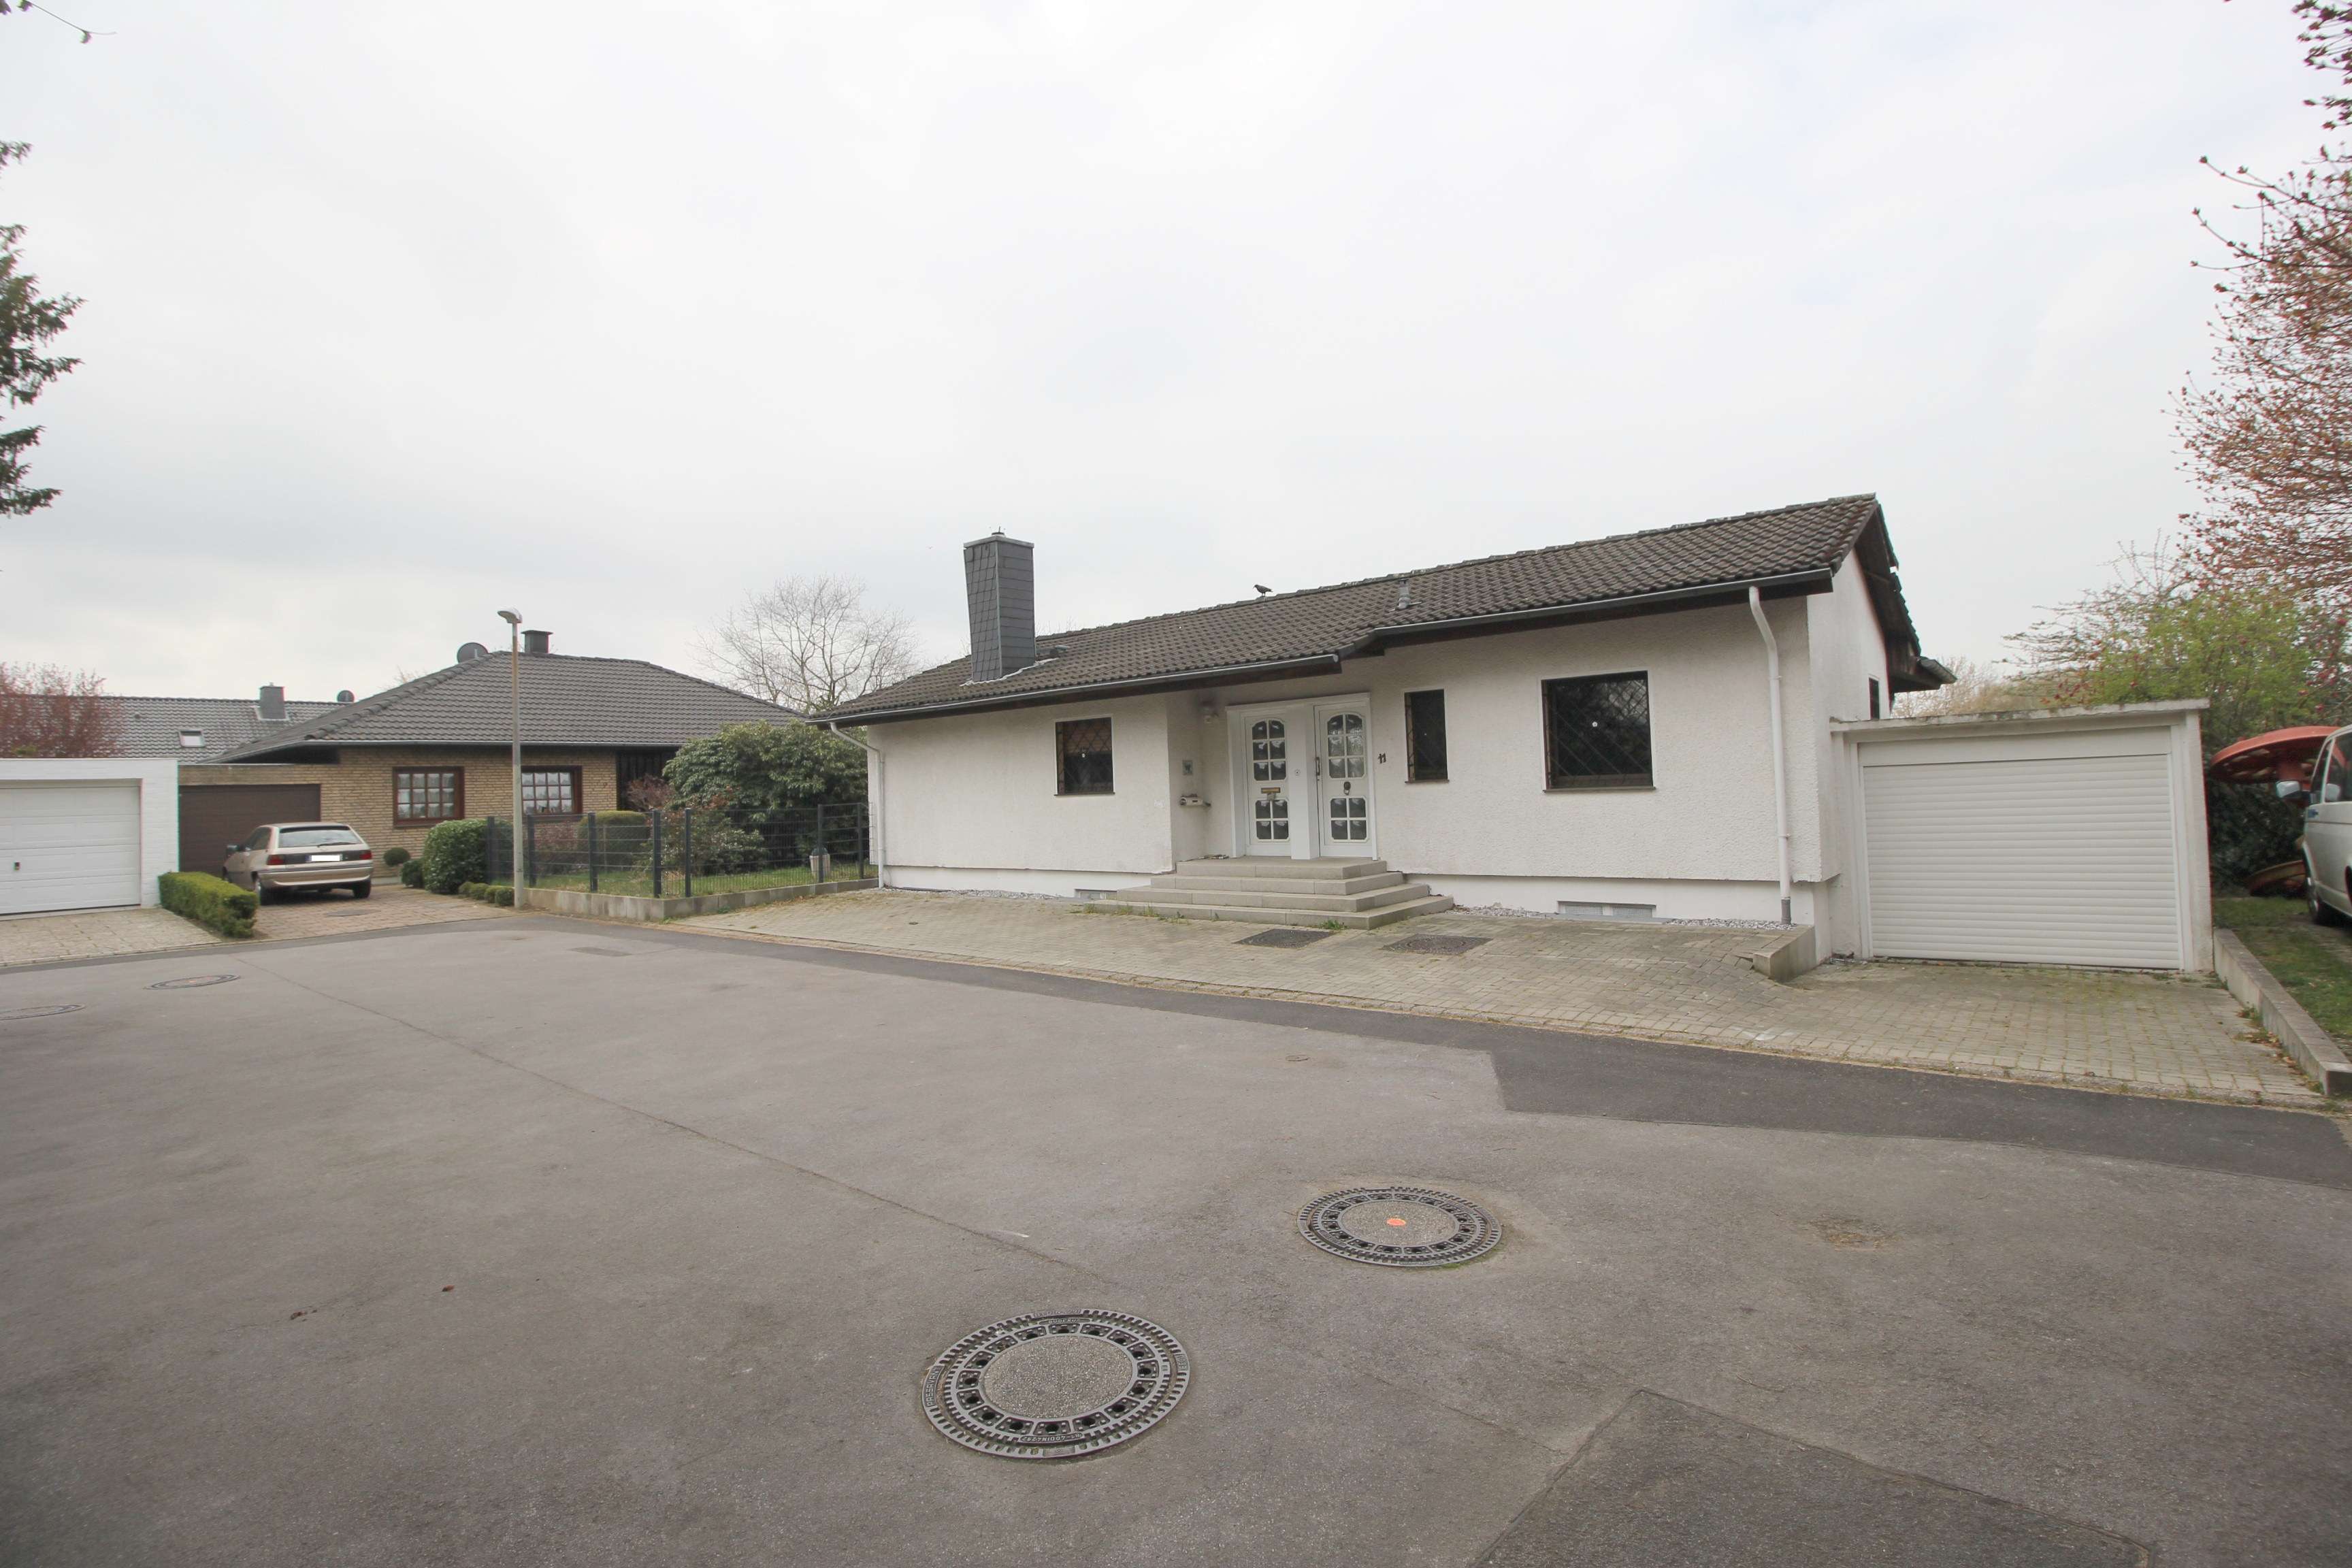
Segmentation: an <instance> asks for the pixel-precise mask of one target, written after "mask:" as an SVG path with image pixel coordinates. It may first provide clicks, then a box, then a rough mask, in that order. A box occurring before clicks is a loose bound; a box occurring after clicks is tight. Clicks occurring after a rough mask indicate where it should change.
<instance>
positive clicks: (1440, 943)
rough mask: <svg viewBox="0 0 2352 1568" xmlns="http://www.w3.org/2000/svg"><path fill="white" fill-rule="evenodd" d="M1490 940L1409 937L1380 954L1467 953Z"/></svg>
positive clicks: (1467, 937) (1479, 937)
mask: <svg viewBox="0 0 2352 1568" xmlns="http://www.w3.org/2000/svg"><path fill="white" fill-rule="evenodd" d="M1491 940H1492V939H1491V938H1488V937H1483V936H1409V937H1407V938H1405V939H1404V940H1403V941H1402V942H1391V943H1389V944H1388V946H1386V947H1384V948H1382V949H1381V952H1469V951H1470V950H1471V949H1472V948H1474V947H1484V946H1486V943H1487V942H1489V941H1491Z"/></svg>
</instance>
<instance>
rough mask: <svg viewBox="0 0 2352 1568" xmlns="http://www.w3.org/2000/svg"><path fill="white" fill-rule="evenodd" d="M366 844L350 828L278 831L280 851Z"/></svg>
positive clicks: (300, 828)
mask: <svg viewBox="0 0 2352 1568" xmlns="http://www.w3.org/2000/svg"><path fill="white" fill-rule="evenodd" d="M366 842H367V841H366V840H365V839H363V838H362V837H360V836H359V835H358V834H356V833H353V832H352V830H351V829H350V828H348V827H281V828H279V829H278V847H279V848H280V849H317V848H320V847H325V846H329V845H336V844H364V843H366Z"/></svg>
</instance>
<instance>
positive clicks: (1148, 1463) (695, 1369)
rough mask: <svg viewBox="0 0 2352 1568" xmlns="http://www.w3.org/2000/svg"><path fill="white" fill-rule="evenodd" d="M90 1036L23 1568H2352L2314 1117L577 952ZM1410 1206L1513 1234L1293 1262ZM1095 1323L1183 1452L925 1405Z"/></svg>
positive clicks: (86, 1004)
mask: <svg viewBox="0 0 2352 1568" xmlns="http://www.w3.org/2000/svg"><path fill="white" fill-rule="evenodd" d="M204 973H233V974H235V975H236V977H237V978H236V980H235V981H233V982H231V983H229V984H219V985H213V986H205V987H196V988H187V989H171V990H162V991H158V990H152V989H150V986H151V985H152V984H154V983H156V982H158V981H163V980H166V979H171V978H175V977H183V976H192V975H198V974H204ZM50 1005H77V1006H78V1007H79V1011H75V1012H71V1013H63V1014H58V1015H53V1016H46V1017H36V1018H17V1019H0V1322H5V1334H0V1559H4V1560H5V1561H6V1562H8V1563H42V1564H78V1563H172V1564H194V1563H236V1564H275V1563H288V1564H293V1563H301V1564H312V1563H371V1564H372V1563H384V1564H392V1563H400V1564H415V1563H644V1562H647V1561H659V1562H665V1563H667V1562H698V1563H751V1562H758V1563H858V1564H866V1563H872V1564H932V1563H937V1564H948V1563H956V1564H994V1563H1043V1562H1080V1563H1118V1564H1124V1563H1203V1564H1205V1563H1217V1564H1244V1563H1265V1564H1284V1565H1292V1564H1308V1563H1332V1564H1350V1565H1360V1564H1378V1563H1431V1564H1469V1563H1480V1562H1486V1563H1494V1564H1498V1565H1505V1564H1507V1565H1508V1568H1531V1565H1537V1564H1552V1563H1580V1564H1601V1565H1607V1564H1633V1563H1657V1564H1665V1563H1696V1562H1704V1563H1710V1564H1717V1563H1775V1564H1788V1563H1881V1562H1885V1563H1904V1564H1906V1565H1908V1564H1922V1563H1953V1564H1960V1563H1969V1564H1978V1563H1990V1564H2016V1565H2019V1568H2041V1565H2042V1564H2056V1563H2067V1564H2091V1563H2097V1564H2105V1563H2137V1562H2141V1561H2151V1560H2152V1561H2154V1562H2157V1563H2165V1564H2174V1563H2262V1564H2284V1563H2315V1564H2317V1563H2327V1564H2340V1563H2345V1562H2347V1561H2352V1500H2347V1488H2346V1487H2345V1485H2344V1481H2345V1479H2346V1473H2347V1461H2346V1460H2345V1458H2343V1454H2344V1441H2345V1438H2344V1434H2345V1432H2346V1430H2347V1417H2352V1354H2347V1350H2352V1332H2347V1325H2352V1191H2347V1189H2348V1188H2352V1144H2347V1142H2346V1140H2345V1139H2344V1138H2343V1136H2341V1135H2340V1133H2339V1131H2338V1130H2337V1127H2336V1124H2335V1123H2333V1122H2331V1121H2327V1120H2326V1119H2324V1118H2320V1117H2315V1116H2308V1115H2297V1114H2292V1113H2285V1112H2278V1111H2265V1110H2242V1109H2236V1108H2227V1107H2219V1106H2195V1105H2177V1104H2170V1103H2162V1102H2156V1101H2149V1100H2134V1099H2126V1098H2121V1097H2115V1096H2107V1095H2099V1094H2090V1093H2084V1092H2078V1091H2069V1090H2059V1089H2021V1088H2011V1087H2008V1086H2001V1085H1990V1084H1982V1083H1974V1082H1969V1081H1965V1080H1959V1079H1943V1078H1937V1077H1933V1076H1931V1075H1922V1074H1914V1073H1906V1072H1897V1071H1889V1070H1884V1069H1876V1068H1842V1067H1834V1066H1827V1065H1823V1064H1817V1063H1806V1062H1794V1061H1780V1060H1777V1059H1773V1058H1760V1057H1750V1056H1742V1055H1738V1054H1734V1053H1725V1052H1714V1051H1707V1050H1703V1049H1696V1048H1685V1047H1664V1046H1655V1045H1646V1044H1641V1043H1637V1042H1631V1041H1611V1040H1586V1039H1580V1038H1577V1037H1565V1036H1555V1035H1546V1034H1540V1033H1531V1032H1528V1031H1515V1030H1509V1029H1492V1028H1484V1027H1479V1026H1465V1025H1453V1024H1444V1023H1438V1022H1434V1021H1430V1020H1422V1019H1412V1018H1402V1017H1395V1016H1388V1015H1379V1014H1369V1013H1358V1012H1350V1011H1345V1010H1336V1009H1318V1008H1309V1007H1298V1006H1292V1005H1269V1004H1257V1003H1252V1002H1245V1001H1239V1000H1235V999H1231V998H1222V997H1208V996H1195V995H1189V994H1175V993H1162V992H1154V991H1146V990H1130V989H1124V988H1118V987H1112V986H1105V985H1096V984H1087V983H1083V982H1075V981H1066V980H1060V979H1054V978H1047V977H1040V976H1029V975H1021V974H1013V973H1004V972H1001V971H992V970H985V969H977V968H964V967H957V966H950V965H932V964H924V963H914V962H910V961H903V960H896V959H885V958H866V957H857V956H854V955H847V954H838V953H830V952H817V951H813V950H803V949H792V948H784V947H779V946H774V945H771V944H764V943H755V942H733V941H728V940H724V939H719V938H711V937H701V936H692V935H687V934H682V933H673V932H660V931H645V932H639V931H631V930H627V929H622V928H615V927H611V926H593V925H585V924H571V923H566V922H562V921H540V920H530V921H500V922H496V923H495V924H491V923H483V924H475V925H467V926H461V927H452V928H438V929H436V928H431V927H425V928H414V929H410V930H405V931H393V932H385V933H383V934H379V935H369V936H365V937H361V938H356V939H348V940H333V941H324V942H315V943H308V944H302V943H274V944H271V945H270V946H268V947H267V948H240V949H234V950H226V949H218V948H215V949H208V950H204V951H200V952H193V953H184V954H179V955H172V956H163V957H155V958H142V959H136V960H123V961H116V962H108V963H90V964H81V965H73V966H64V967H55V968H48V969H41V970H30V971H10V972H7V973H0V1013H6V1012H7V1011H9V1010H12V1009H17V1008H26V1007H38V1006H50ZM1387 1183H1401V1184H1419V1185H1435V1186H1441V1187H1445V1188H1449V1189H1452V1190H1454V1191H1456V1192H1459V1193H1461V1194H1465V1195H1467V1196H1470V1197H1472V1198H1475V1199H1476V1200H1478V1201H1480V1202H1482V1203H1484V1204H1486V1205H1488V1206H1489V1207H1490V1208H1492V1209H1493V1210H1494V1211H1496V1213H1497V1214H1498V1215H1500V1216H1501V1217H1502V1219H1503V1221H1504V1223H1505V1225H1506V1226H1507V1238H1506V1240H1505V1242H1504V1244H1503V1246H1502V1247H1500V1248H1499V1249H1497V1250H1496V1252H1494V1253H1493V1254H1491V1255H1489V1256H1488V1257H1487V1258H1485V1259H1483V1260H1481V1261H1479V1262H1476V1263H1474V1264H1471V1265H1468V1266H1465V1267H1463V1268H1454V1269H1446V1270H1431V1271H1403V1270H1388V1269H1377V1268H1365V1267H1363V1266H1360V1265H1357V1264H1351V1263H1349V1262H1346V1261H1343V1260H1341V1259H1339V1258H1332V1257H1330V1256H1328V1255H1326V1254H1324V1253H1321V1252H1318V1251H1317V1250H1316V1249H1315V1248H1313V1247H1309V1246H1307V1244H1306V1243H1305V1242H1304V1241H1303V1240H1302V1239H1300V1237H1298V1235H1297V1230H1296V1226H1295V1216H1296V1215H1297V1211H1298V1210H1299V1208H1300V1207H1301V1206H1302V1205H1305V1204H1307V1202H1308V1201H1309V1200H1310V1199H1312V1198H1313V1197H1315V1196H1316V1195H1317V1194H1320V1193H1323V1192H1326V1191H1328V1190H1331V1189H1334V1188H1338V1187H1342V1186H1348V1185H1355V1184H1387ZM1079 1308H1098V1309H1109V1310H1119V1311H1126V1312H1132V1313H1137V1314H1140V1315H1142V1316H1144V1317H1147V1318H1150V1319H1151V1320H1153V1321H1157V1322H1159V1323H1160V1324H1163V1325H1165V1326H1166V1327H1167V1328H1169V1329H1170V1330H1171V1331H1174V1332H1175V1334H1176V1335H1177V1336H1178V1337H1179V1338H1180V1339H1181V1340H1182V1341H1183V1342H1184V1344H1185V1345H1186V1346H1187V1347H1188V1349H1189V1351H1190V1352H1191V1356H1192V1384H1191V1388H1190V1390H1189V1392H1188V1393H1187V1394H1186V1395H1185V1397H1184V1399H1183V1402H1182V1403H1181V1405H1178V1407H1177V1408H1176V1410H1175V1411H1174V1413H1173V1414H1172V1415H1170V1416H1169V1418H1168V1419H1167V1420H1165V1421H1163V1422H1161V1423H1160V1425H1159V1426H1156V1427H1154V1428H1153V1429H1152V1430H1151V1431H1150V1432H1149V1433H1147V1434H1146V1435H1145V1436H1142V1437H1140V1438H1139V1439H1137V1440H1136V1441H1134V1442H1132V1443H1129V1444H1127V1445H1125V1446H1123V1447H1118V1448H1115V1449H1112V1450H1110V1451H1108V1452H1107V1453H1104V1454H1101V1455H1098V1456H1096V1457H1094V1458H1087V1459H1082V1460H1076V1461H1070V1462H1065V1463H1057V1464H1034V1463H1032V1464H1024V1463H1016V1462H1011V1461H1006V1460H1003V1459H996V1458H990V1457H988V1456H985V1455H982V1454H977V1453H972V1452H970V1451H967V1450H965V1449H962V1448H960V1447H956V1446H954V1445H952V1444H950V1443H949V1442H948V1441H947V1440H945V1439H944V1438H942V1437H941V1436H939V1435H938V1434H937V1433H936V1432H934V1431H933V1430H932V1428H931V1427H930V1426H929V1424H928V1422H927V1421H926V1420H925V1419H924V1417H923V1415H922V1413H921V1410H920V1408H919V1402H918V1383H919V1379H920V1377H921V1375H922V1373H923V1370H924V1368H925V1366H926V1365H927V1364H928V1363H929V1361H930V1359H931V1358H932V1357H933V1356H934V1355H935V1354H937V1353H938V1352H940V1351H941V1350H943V1349H945V1348H946V1347H947V1346H948V1345H949V1344H950V1342H953V1341H955V1340H956V1339H957V1338H959V1337H960V1336H961V1335H962V1334H963V1333H965V1332H966V1331H969V1330H971V1329H973V1328H976V1327H978V1326H980V1325H982V1324H984V1323H987V1322H990V1321H993V1320H996V1319H999V1318H1003V1317H1007V1316H1011V1315H1013V1314H1015V1313H1019V1312H1025V1311H1037V1310H1057V1309H1060V1310H1069V1309H1079Z"/></svg>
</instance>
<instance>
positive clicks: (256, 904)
mask: <svg viewBox="0 0 2352 1568" xmlns="http://www.w3.org/2000/svg"><path fill="white" fill-rule="evenodd" d="M155 888H156V893H157V896H158V897H159V898H160V899H161V900H163V907H164V908H165V909H167V910H171V911H172V912H173V914H175V915H181V916H184V917H185V918H186V919H188V920H192V921H195V922H196V923H197V924H198V925H200V926H204V927H206V928H208V929H210V930H213V931H218V932H220V933H221V935H223V936H251V935H252V934H253V915H254V911H255V910H257V909H259V908H260V907H261V896H260V895H259V894H257V893H249V892H247V891H246V890H245V889H243V888H240V887H238V886H237V885H236V883H235V882H225V881H223V880H221V879H219V878H218V877H215V876H214V875H212V874H211V873H210V872H207V871H166V872H164V873H163V875H162V876H160V877H158V878H156V879H155Z"/></svg>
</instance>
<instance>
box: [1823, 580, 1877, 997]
mask: <svg viewBox="0 0 2352 1568" xmlns="http://www.w3.org/2000/svg"><path fill="white" fill-rule="evenodd" d="M1805 618H1806V624H1807V628H1808V644H1807V646H1808V647H1809V650H1810V652H1811V659H1810V660H1809V663H1808V668H1807V671H1806V679H1807V681H1808V689H1809V692H1810V693H1811V696H1810V699H1809V700H1811V701H1812V702H1813V703H1814V705H1815V706H1816V707H1818V709H1819V710H1820V712H1819V713H1818V715H1817V718H1818V719H1819V722H1817V723H1814V724H1812V725H1811V726H1810V732H1811V744H1812V751H1813V756H1812V761H1811V768H1812V773H1813V776H1814V777H1816V778H1818V779H1819V780H1821V781H1822V787H1821V789H1820V792H1819V793H1818V795H1816V796H1815V797H1814V809H1815V813H1816V815H1815V817H1814V821H1813V824H1812V828H1813V832H1814V833H1815V835H1816V836H1817V842H1819V844H1820V845H1821V855H1822V861H1821V864H1820V866H1819V867H1818V868H1817V872H1818V875H1819V878H1820V879H1821V880H1822V881H1824V882H1828V881H1832V880H1833V879H1837V878H1840V877H1842V876H1843V875H1844V873H1845V871H1846V869H1847V861H1848V857H1847V842H1848V835H1847V834H1846V832H1845V830H1844V826H1843V824H1844V822H1845V819H1846V818H1845V814H1846V811H1847V809H1848V804H1849V803H1848V801H1847V798H1846V793H1845V786H1846V779H1845V772H1844V769H1843V767H1842V765H1841V763H1840V759H1839V752H1838V741H1837V738H1836V737H1835V736H1834V735H1833V734H1832V733H1831V731H1830V726H1831V725H1832V724H1834V723H1841V722H1846V721H1867V720H1868V719H1869V718H1870V716H1871V714H1870V683H1871V682H1872V681H1873V680H1875V681H1877V682H1878V690H1879V712H1880V716H1881V717H1882V718H1883V717H1885V715H1886V714H1888V713H1890V712H1892V711H1893V707H1892V704H1893V702H1894V700H1895V699H1894V696H1893V694H1892V693H1891V692H1890V691H1889V690H1888V689H1887V678H1886V637H1885V633H1884V632H1883V631H1882V630H1881V629H1880V627H1879V624H1878V614H1877V612H1876V611H1875V610H1874V609H1873V608H1872V607H1871V603H1870V589H1869V587H1868V585H1867V584H1865V583H1864V579H1863V575H1862V566H1861V563H1859V562H1858V561H1856V560H1855V559H1854V558H1853V557H1852V556H1848V557H1847V558H1846V563H1845V564H1844V565H1843V566H1841V567H1839V568H1838V574H1837V579H1836V583H1835V585H1834V588H1833V591H1832V592H1831V593H1827V594H1818V595H1814V596H1813V597H1811V598H1810V599H1807V600H1806V601H1805ZM1834 901H1836V900H1832V902H1834ZM1840 934H1847V933H1841V932H1835V931H1829V930H1824V931H1823V932H1822V935H1823V937H1824V939H1825V940H1824V944H1823V947H1822V951H1823V952H1851V951H1852V946H1851V942H1848V944H1847V945H1845V946H1836V945H1833V943H1834V942H1835V939H1836V937H1837V936H1838V935H1840Z"/></svg>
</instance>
